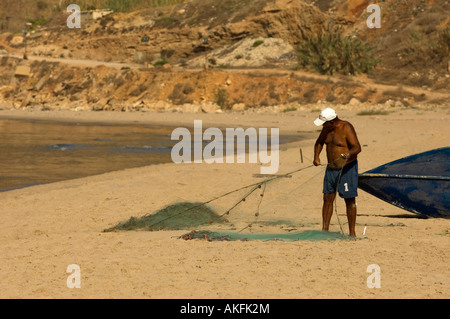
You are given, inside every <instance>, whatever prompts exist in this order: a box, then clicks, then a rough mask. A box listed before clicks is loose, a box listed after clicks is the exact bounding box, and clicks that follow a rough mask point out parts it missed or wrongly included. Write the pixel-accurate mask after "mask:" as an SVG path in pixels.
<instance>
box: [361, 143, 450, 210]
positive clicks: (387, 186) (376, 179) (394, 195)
mask: <svg viewBox="0 0 450 319" xmlns="http://www.w3.org/2000/svg"><path fill="white" fill-rule="evenodd" d="M358 188H360V189H362V190H364V191H365V192H367V193H369V194H371V195H373V196H375V197H377V198H379V199H381V200H384V201H386V202H388V203H390V204H392V205H395V206H397V207H400V208H403V209H405V210H407V211H409V212H412V213H415V214H419V215H422V216H426V217H433V218H450V147H444V148H439V149H435V150H431V151H427V152H423V153H420V154H415V155H411V156H407V157H404V158H401V159H399V160H396V161H393V162H390V163H387V164H384V165H382V166H379V167H377V168H375V169H372V170H369V171H367V172H365V173H362V174H359V179H358Z"/></svg>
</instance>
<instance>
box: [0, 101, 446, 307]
mask: <svg viewBox="0 0 450 319" xmlns="http://www.w3.org/2000/svg"><path fill="white" fill-rule="evenodd" d="M338 114H339V116H340V117H341V118H342V119H344V120H349V121H350V122H352V124H353V125H354V127H355V129H356V131H357V134H358V137H359V140H360V143H361V145H363V151H362V153H361V154H360V156H359V169H360V172H364V171H367V170H369V169H372V168H375V167H377V166H379V165H382V164H384V163H387V162H389V161H392V160H395V159H398V158H401V157H404V156H408V155H412V154H416V153H419V152H423V151H427V150H430V149H434V148H439V147H443V146H448V137H449V136H450V125H449V122H450V113H449V111H448V110H447V109H431V110H418V109H410V110H400V109H397V110H396V111H395V112H392V113H390V114H387V115H376V116H360V115H357V111H356V110H347V111H345V110H343V111H341V110H338ZM0 116H3V117H9V118H25V117H28V118H34V119H39V118H41V119H59V120H64V121H72V122H74V121H75V122H77V121H83V122H96V121H97V122H110V123H155V124H166V125H176V126H192V124H193V121H194V119H199V120H203V124H204V126H205V127H233V128H234V127H250V126H253V127H267V128H271V127H279V128H280V135H282V134H288V133H298V132H303V133H305V134H306V133H307V134H310V133H317V134H318V131H317V127H315V126H314V124H313V123H312V121H313V120H314V119H315V117H316V116H317V114H316V113H313V112H310V111H296V112H288V113H282V114H269V113H267V114H251V116H249V115H248V114H247V115H244V114H241V113H226V114H179V113H94V112H86V113H81V112H58V111H54V112H53V111H50V112H23V111H12V110H11V111H9V110H2V111H0ZM312 135H314V134H312ZM314 141H315V139H313V138H311V139H305V140H302V141H300V142H295V143H291V144H290V145H286V146H285V147H283V148H282V149H281V151H280V169H279V173H280V174H282V173H285V172H290V171H293V170H295V169H297V168H299V167H302V165H304V166H307V165H310V163H307V162H305V163H303V164H302V163H300V159H299V148H302V151H303V154H304V157H305V161H307V160H310V159H312V154H313V144H314ZM321 158H322V161H323V162H324V161H325V157H324V154H322V157H321ZM320 170H322V168H312V169H311V170H310V171H306V170H305V172H304V174H299V175H295V176H293V177H292V178H290V179H286V181H285V182H284V183H283V184H282V185H283V187H280V188H279V189H278V192H279V193H280V196H282V195H283V194H284V193H287V192H289V191H291V190H293V189H295V187H296V185H299V184H301V183H303V182H304V181H305V179H310V180H309V182H308V184H307V187H305V188H304V189H302V191H301V192H299V193H298V196H294V197H292V196H289V198H290V202H289V203H288V204H289V205H285V206H284V209H283V211H282V212H280V213H281V214H282V215H283V217H285V218H286V219H289V220H298V221H302V222H304V224H305V225H306V226H305V227H304V228H305V229H313V230H314V229H315V230H318V229H320V223H321V204H322V194H321V189H322V177H323V175H322V171H320ZM259 172H260V166H259V165H257V164H234V165H233V164H211V165H209V164H182V165H176V164H173V163H167V164H160V165H152V166H147V167H141V168H133V169H127V170H122V171H117V172H111V173H106V174H102V175H96V176H91V177H86V178H81V179H74V180H69V181H63V182H58V183H52V184H47V185H39V186H33V187H29V188H25V189H19V190H14V191H9V192H5V193H0V202H1V203H2V204H1V205H2V212H1V214H2V219H1V220H2V221H1V223H0V228H1V230H0V236H1V238H0V239H1V245H0V258H1V261H2V262H1V263H0V276H1V278H0V279H1V281H2V288H3V289H2V290H1V292H0V297H2V298H276V299H278V298H283V299H298V298H449V297H450V288H449V287H450V285H449V284H450V279H449V278H450V269H449V267H448V260H449V250H448V247H449V240H450V237H449V235H448V232H449V230H450V220H446V219H421V218H418V216H417V215H415V214H412V213H409V212H407V211H404V210H401V209H399V208H396V207H394V206H392V205H389V204H387V203H385V202H382V201H381V200H379V199H377V198H375V197H373V196H371V195H369V194H367V193H365V192H363V191H361V190H360V191H359V197H358V200H357V202H358V217H357V228H356V231H357V234H358V237H359V239H358V240H354V241H348V240H345V241H343V240H337V241H319V242H316V241H297V242H283V241H248V242H242V241H236V242H219V241H217V242H208V241H204V240H191V241H185V240H182V239H179V238H178V237H179V236H180V235H181V234H184V233H186V231H159V232H145V231H132V232H112V233H104V232H103V230H104V229H106V228H109V227H111V226H114V225H116V224H117V223H119V222H121V221H124V220H127V219H129V218H130V217H132V216H143V215H145V214H148V213H151V212H154V211H156V210H157V209H159V208H161V207H163V206H164V205H167V204H170V203H173V202H175V201H179V200H180V199H184V200H188V201H192V202H194V201H207V200H209V199H211V198H213V197H215V196H217V195H221V194H223V193H225V192H226V191H230V190H233V189H236V188H238V187H241V186H243V185H248V184H251V183H255V182H257V181H259V180H258V179H256V178H255V177H253V175H254V174H258V173H259ZM343 205H344V204H343V201H342V200H338V213H339V218H340V220H341V221H342V222H344V225H343V227H344V230H345V232H348V230H347V225H346V223H345V222H346V217H345V213H344V211H343V207H344V206H343ZM364 227H367V229H366V234H365V235H364V236H363V235H362V232H363V230H364ZM271 230H273V229H271ZM299 230H302V229H299ZM331 230H332V231H339V225H338V223H337V220H336V216H334V217H333V219H332V226H331ZM187 231H189V229H188V230H187ZM446 234H447V235H446ZM70 264H77V265H79V266H80V269H81V288H80V289H76V288H75V289H69V288H68V287H67V284H66V283H67V278H68V276H69V275H70V274H69V273H67V272H66V270H67V266H68V265H70ZM372 264H376V265H378V266H379V267H380V269H381V277H380V278H381V288H379V289H377V288H374V289H370V288H368V286H367V278H368V277H369V276H370V273H368V272H367V269H368V266H370V265H372Z"/></svg>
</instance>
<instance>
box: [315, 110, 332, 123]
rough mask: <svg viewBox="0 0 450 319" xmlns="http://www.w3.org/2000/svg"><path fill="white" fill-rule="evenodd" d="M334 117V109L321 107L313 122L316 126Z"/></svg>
mask: <svg viewBox="0 0 450 319" xmlns="http://www.w3.org/2000/svg"><path fill="white" fill-rule="evenodd" d="M336 117H337V114H336V111H335V110H333V109H332V108H330V107H327V108H326V109H323V110H322V112H320V115H319V117H318V118H317V119H316V120H315V121H314V124H316V125H317V126H321V125H323V123H325V122H327V121H331V120H334V119H335V118H336Z"/></svg>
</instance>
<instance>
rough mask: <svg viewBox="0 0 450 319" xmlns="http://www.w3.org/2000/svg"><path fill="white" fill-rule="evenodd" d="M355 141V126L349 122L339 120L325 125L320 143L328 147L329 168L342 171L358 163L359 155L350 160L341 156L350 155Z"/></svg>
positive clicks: (351, 157)
mask: <svg viewBox="0 0 450 319" xmlns="http://www.w3.org/2000/svg"><path fill="white" fill-rule="evenodd" d="M355 139H356V134H354V129H353V126H352V125H351V124H350V123H349V122H347V121H342V120H338V121H336V122H335V123H325V124H324V126H323V129H322V133H321V136H320V137H319V141H321V142H323V143H324V144H325V145H326V152H327V160H328V166H329V167H330V168H331V169H340V168H342V167H344V166H345V165H347V164H349V163H351V162H354V161H356V159H357V155H353V156H350V157H349V158H348V159H344V158H343V157H342V156H341V155H342V154H346V153H349V150H350V148H351V147H352V146H353V144H354V143H355V142H354V141H355ZM356 141H357V139H356ZM352 143H353V144H352Z"/></svg>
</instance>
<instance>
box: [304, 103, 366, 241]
mask: <svg viewBox="0 0 450 319" xmlns="http://www.w3.org/2000/svg"><path fill="white" fill-rule="evenodd" d="M314 124H315V125H317V126H323V127H322V132H321V133H320V135H319V138H318V139H317V141H316V144H315V145H314V161H313V164H314V165H315V166H320V165H321V164H320V158H319V155H320V152H321V151H322V149H323V145H324V144H326V146H327V147H326V152H327V159H328V165H327V169H326V171H325V177H324V182H323V207H322V221H323V224H322V230H323V231H328V229H329V226H330V221H331V216H332V215H333V202H334V199H335V198H336V193H337V192H339V196H340V197H342V198H344V200H345V204H346V207H347V219H348V226H349V231H350V236H353V237H356V233H355V224H356V200H355V198H356V197H357V196H358V191H357V189H358V160H357V155H358V154H359V153H360V152H361V145H360V144H359V141H358V137H357V136H356V132H355V129H354V128H353V126H352V125H351V124H350V123H349V122H347V121H343V120H341V119H339V118H338V117H337V114H336V112H335V111H334V110H333V109H331V108H326V109H324V110H322V112H321V113H320V116H319V118H317V119H316V120H315V121H314ZM338 183H339V185H338Z"/></svg>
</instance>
